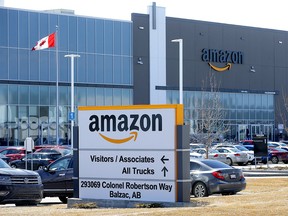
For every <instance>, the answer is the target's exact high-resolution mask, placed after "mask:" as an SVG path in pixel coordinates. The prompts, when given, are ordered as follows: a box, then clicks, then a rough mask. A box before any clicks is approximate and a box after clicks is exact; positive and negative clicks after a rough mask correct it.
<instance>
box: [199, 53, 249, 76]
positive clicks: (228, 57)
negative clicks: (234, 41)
mask: <svg viewBox="0 0 288 216" xmlns="http://www.w3.org/2000/svg"><path fill="white" fill-rule="evenodd" d="M202 61H205V62H208V64H209V66H210V67H211V68H212V69H213V70H215V71H218V72H222V71H226V70H230V69H231V67H232V64H243V52H241V51H229V50H217V49H203V50H202ZM215 63H223V64H224V65H223V66H221V67H220V66H219V65H218V66H216V65H215Z"/></svg>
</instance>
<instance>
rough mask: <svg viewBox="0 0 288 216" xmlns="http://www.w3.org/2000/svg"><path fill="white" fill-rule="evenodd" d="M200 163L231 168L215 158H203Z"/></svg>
mask: <svg viewBox="0 0 288 216" xmlns="http://www.w3.org/2000/svg"><path fill="white" fill-rule="evenodd" d="M202 163H204V164H206V165H207V166H209V167H211V168H213V169H219V168H231V167H230V166H229V165H227V164H225V163H222V162H220V161H217V160H203V161H202Z"/></svg>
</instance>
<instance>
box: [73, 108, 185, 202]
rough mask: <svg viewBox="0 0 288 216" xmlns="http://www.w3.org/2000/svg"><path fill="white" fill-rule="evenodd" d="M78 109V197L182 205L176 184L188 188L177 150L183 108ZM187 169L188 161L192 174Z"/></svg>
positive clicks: (181, 160)
mask: <svg viewBox="0 0 288 216" xmlns="http://www.w3.org/2000/svg"><path fill="white" fill-rule="evenodd" d="M78 110H79V112H78V118H79V120H78V122H79V124H78V125H79V198H82V199H107V200H111V199H112V200H129V201H153V202H155V201H161V202H177V201H179V199H180V200H182V201H183V197H182V198H179V191H178V190H180V189H179V187H178V186H177V185H181V184H183V182H184V181H185V180H186V181H187V184H190V183H189V179H179V173H183V159H182V158H181V157H182V156H180V157H179V153H178V150H177V140H178V139H179V137H181V136H180V135H179V136H178V137H177V131H178V128H177V126H179V125H183V106H182V105H143V106H140V105H138V106H137V105H136V106H115V107H114V106H113V107H79V109H78ZM188 145H189V143H188ZM187 155H188V158H189V152H188V154H187ZM186 162H187V161H186ZM179 166H181V168H180V169H181V170H179ZM188 167H189V161H188V162H187V167H186V166H185V169H186V170H187V173H188V174H189V168H188ZM185 173H186V172H185ZM182 176H186V178H187V175H183V174H182ZM179 182H180V183H179ZM180 188H181V187H180ZM181 190H183V188H182V189H181ZM184 190H185V189H184ZM185 193H186V192H185ZM188 194H189V189H188ZM188 196H189V195H188ZM188 199H189V197H188ZM184 200H185V199H184ZM186 200H187V199H186Z"/></svg>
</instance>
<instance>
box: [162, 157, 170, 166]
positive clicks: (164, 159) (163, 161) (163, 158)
mask: <svg viewBox="0 0 288 216" xmlns="http://www.w3.org/2000/svg"><path fill="white" fill-rule="evenodd" d="M161 161H162V163H163V164H165V161H169V158H165V155H163V157H162V158H161Z"/></svg>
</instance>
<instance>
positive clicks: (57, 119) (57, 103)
mask: <svg viewBox="0 0 288 216" xmlns="http://www.w3.org/2000/svg"><path fill="white" fill-rule="evenodd" d="M58 38H59V37H58V26H57V25H56V145H59V83H58V74H59V68H58Z"/></svg>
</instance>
